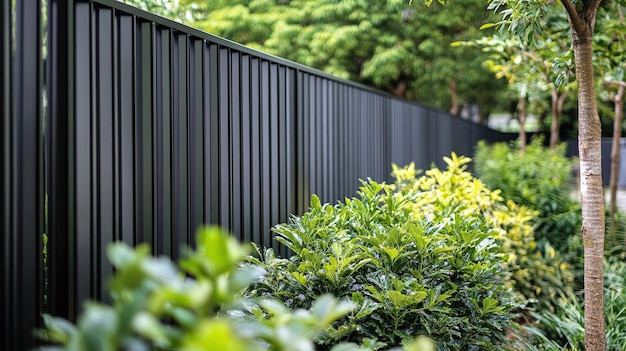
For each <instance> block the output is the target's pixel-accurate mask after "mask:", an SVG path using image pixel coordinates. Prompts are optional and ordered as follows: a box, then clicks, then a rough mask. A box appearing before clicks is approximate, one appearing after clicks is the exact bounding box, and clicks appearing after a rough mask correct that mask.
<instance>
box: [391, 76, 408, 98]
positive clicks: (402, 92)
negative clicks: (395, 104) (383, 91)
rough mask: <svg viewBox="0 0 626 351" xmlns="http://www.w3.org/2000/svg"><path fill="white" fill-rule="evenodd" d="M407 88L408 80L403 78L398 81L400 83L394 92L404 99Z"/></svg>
mask: <svg viewBox="0 0 626 351" xmlns="http://www.w3.org/2000/svg"><path fill="white" fill-rule="evenodd" d="M406 89H407V84H406V81H404V80H401V81H400V82H398V85H396V86H395V87H394V88H393V94H394V95H395V96H397V97H400V98H403V99H404V98H406Z"/></svg>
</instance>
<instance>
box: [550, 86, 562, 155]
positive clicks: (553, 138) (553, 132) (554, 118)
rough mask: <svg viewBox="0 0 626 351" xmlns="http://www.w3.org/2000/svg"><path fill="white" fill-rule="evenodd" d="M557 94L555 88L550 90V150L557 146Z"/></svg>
mask: <svg viewBox="0 0 626 351" xmlns="http://www.w3.org/2000/svg"><path fill="white" fill-rule="evenodd" d="M560 116H561V111H560V110H559V92H558V90H557V89H556V88H554V89H552V124H551V125H550V148H551V149H554V148H555V147H556V146H557V145H558V144H559V129H560V128H559V119H560V118H559V117H560Z"/></svg>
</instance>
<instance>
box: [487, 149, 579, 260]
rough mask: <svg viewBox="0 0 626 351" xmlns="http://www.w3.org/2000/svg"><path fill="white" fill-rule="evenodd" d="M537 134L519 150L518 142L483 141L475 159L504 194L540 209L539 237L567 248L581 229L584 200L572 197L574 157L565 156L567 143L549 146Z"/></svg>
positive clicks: (490, 184) (492, 185)
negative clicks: (488, 143)
mask: <svg viewBox="0 0 626 351" xmlns="http://www.w3.org/2000/svg"><path fill="white" fill-rule="evenodd" d="M542 144H543V140H542V139H541V138H535V139H533V140H532V142H531V143H530V144H529V145H528V146H527V147H526V151H525V152H521V151H519V150H518V149H517V148H516V147H515V146H514V145H512V144H511V145H508V144H506V143H496V144H493V145H487V144H486V143H485V142H480V143H479V144H478V147H477V149H476V154H475V161H476V171H477V174H478V177H479V178H480V179H481V180H482V181H483V182H485V184H487V186H488V187H489V188H490V189H500V190H501V191H502V196H503V197H504V198H506V199H509V200H512V201H514V202H515V203H517V204H519V205H523V206H527V207H529V208H532V209H535V210H537V211H538V212H539V214H538V216H537V217H536V218H535V219H534V220H533V224H534V226H535V237H536V240H537V241H540V242H543V241H546V240H547V241H549V242H550V244H551V245H552V246H553V247H555V248H557V249H558V250H560V251H562V252H563V253H565V252H564V249H566V247H567V241H568V239H569V238H570V237H571V236H573V235H578V234H579V233H580V225H581V223H582V217H581V216H582V215H581V209H580V204H579V203H578V201H576V200H575V199H573V198H572V192H573V187H572V173H571V170H572V166H573V161H571V160H569V159H568V158H567V157H566V156H565V144H560V145H559V146H557V147H556V148H554V149H548V148H545V147H544V146H543V145H542Z"/></svg>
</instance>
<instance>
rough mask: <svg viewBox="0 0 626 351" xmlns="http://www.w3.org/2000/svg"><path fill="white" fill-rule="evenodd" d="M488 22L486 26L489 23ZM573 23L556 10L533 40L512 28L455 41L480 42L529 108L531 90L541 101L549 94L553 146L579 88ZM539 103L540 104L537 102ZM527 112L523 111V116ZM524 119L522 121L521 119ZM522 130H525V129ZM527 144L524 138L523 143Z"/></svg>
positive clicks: (492, 65)
mask: <svg viewBox="0 0 626 351" xmlns="http://www.w3.org/2000/svg"><path fill="white" fill-rule="evenodd" d="M491 25H492V24H487V25H486V26H483V28H484V27H489V26H491ZM568 30H569V26H568V24H567V18H566V17H565V14H553V15H552V16H549V17H546V18H544V19H543V21H542V23H541V31H542V32H541V35H540V36H537V37H533V40H532V41H528V40H521V39H520V38H519V37H518V36H516V35H514V34H511V33H509V32H503V33H501V35H494V36H488V37H483V38H480V39H476V40H473V41H470V42H457V43H453V45H454V46H478V47H481V48H482V50H483V51H484V52H486V53H488V54H489V59H488V60H487V61H485V62H484V64H485V65H486V66H487V67H488V68H489V69H490V70H491V71H492V72H494V73H495V74H496V77H498V78H505V79H506V81H507V82H508V84H509V88H510V89H512V90H513V91H514V92H515V93H516V95H517V96H519V103H520V104H521V105H522V107H523V108H522V110H526V109H527V108H526V107H527V106H526V104H527V98H528V94H529V93H530V94H531V95H530V96H531V97H535V99H536V100H537V101H539V100H540V99H541V98H542V95H543V96H546V95H547V96H548V98H549V100H550V106H551V112H552V113H551V114H552V120H551V123H550V147H551V148H554V147H556V145H557V144H558V143H559V142H560V116H561V114H562V112H563V104H564V101H565V99H567V97H569V96H571V95H572V93H573V92H574V91H575V89H576V84H575V83H576V82H575V79H574V77H573V75H574V72H573V55H572V50H571V44H570V40H569V38H568V35H569V33H568ZM535 106H537V105H535ZM522 115H524V116H525V113H524V114H521V113H520V117H521V116H522ZM520 123H521V121H520ZM520 132H522V133H521V134H523V131H520ZM524 145H525V140H523V141H522V143H521V147H522V148H523V147H524Z"/></svg>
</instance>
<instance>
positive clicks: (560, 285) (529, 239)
mask: <svg viewBox="0 0 626 351" xmlns="http://www.w3.org/2000/svg"><path fill="white" fill-rule="evenodd" d="M445 161H446V163H447V164H448V169H447V170H446V171H441V170H439V169H436V168H433V169H431V170H428V171H426V174H425V176H424V177H417V172H416V170H415V168H414V166H413V165H409V166H407V167H404V168H398V167H396V166H394V172H393V175H394V177H395V178H396V179H397V181H396V184H395V186H396V187H397V188H398V189H399V190H401V191H408V190H411V191H416V192H418V194H419V196H418V198H417V200H416V201H415V202H413V203H412V206H413V212H414V214H415V216H417V217H420V216H426V217H429V216H432V215H433V214H435V213H441V212H443V211H445V210H446V207H447V204H448V203H452V202H454V203H455V204H456V205H455V211H456V212H457V213H459V214H460V215H462V216H476V215H480V216H484V217H485V218H486V219H487V220H488V221H489V222H490V223H491V224H492V225H493V228H494V230H495V231H496V232H497V233H498V237H499V239H500V242H501V245H502V247H503V249H504V251H505V252H506V253H507V254H508V255H509V257H508V260H507V263H506V265H505V267H506V269H507V271H509V272H510V274H511V276H510V279H509V282H510V284H509V285H510V286H512V287H513V288H514V289H515V290H516V291H518V292H519V294H520V295H521V296H523V297H524V299H525V300H526V301H527V302H528V303H529V306H531V307H537V308H541V309H543V308H547V309H549V310H554V308H555V306H554V304H555V302H556V301H555V300H556V299H566V300H567V299H572V298H573V296H574V290H573V282H574V274H573V269H572V267H570V265H568V264H567V263H566V262H565V260H564V259H563V257H562V256H561V255H560V253H559V252H558V251H556V250H555V249H554V248H553V247H552V246H551V245H550V244H549V243H539V244H538V243H537V242H536V241H535V238H534V232H533V228H532V226H531V223H532V222H533V220H534V218H535V216H536V214H537V212H536V211H533V210H531V209H529V208H527V207H525V206H518V205H516V204H515V203H514V202H513V201H511V200H508V199H507V201H505V199H504V198H503V197H502V196H501V195H500V191H499V190H494V191H491V190H489V189H488V188H487V186H486V185H485V184H484V183H483V182H482V181H481V180H479V179H477V178H475V177H474V176H472V174H471V173H469V172H467V164H468V163H469V162H470V161H471V159H469V158H467V157H456V155H455V154H452V158H445Z"/></svg>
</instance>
